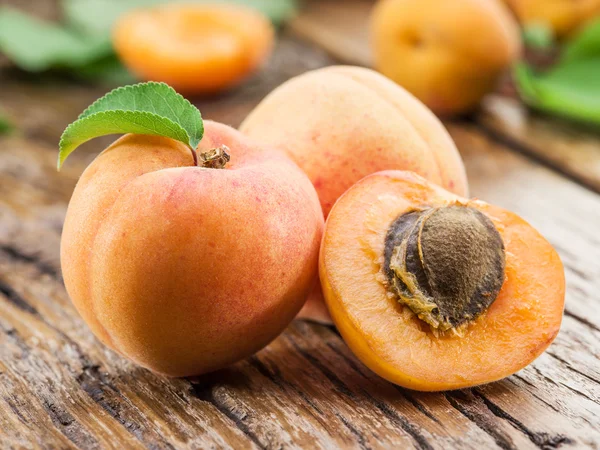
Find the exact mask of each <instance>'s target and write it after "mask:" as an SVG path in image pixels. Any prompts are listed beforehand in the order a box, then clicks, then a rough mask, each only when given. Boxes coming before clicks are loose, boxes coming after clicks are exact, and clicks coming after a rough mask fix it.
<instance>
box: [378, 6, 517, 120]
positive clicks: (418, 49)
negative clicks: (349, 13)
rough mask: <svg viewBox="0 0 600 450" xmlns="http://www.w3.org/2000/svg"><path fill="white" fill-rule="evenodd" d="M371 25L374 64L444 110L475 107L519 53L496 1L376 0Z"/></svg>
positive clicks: (508, 18) (512, 26)
mask: <svg viewBox="0 0 600 450" xmlns="http://www.w3.org/2000/svg"><path fill="white" fill-rule="evenodd" d="M370 27H371V40H372V46H373V52H374V57H375V67H376V68H377V69H378V70H379V71H380V72H381V73H383V74H384V75H386V76H387V77H389V78H391V79H392V80H394V81H395V82H396V83H398V84H400V85H401V86H403V87H404V88H406V89H407V90H408V91H410V92H411V93H413V94H414V95H415V96H417V97H418V98H419V99H420V100H421V101H422V102H423V103H425V104H426V105H427V106H429V107H430V108H431V109H432V110H433V111H434V112H435V113H437V114H443V115H449V114H460V113H464V112H468V111H470V110H472V109H473V108H475V107H476V106H477V105H478V104H479V101H480V100H481V98H482V97H483V96H484V95H485V94H487V93H488V92H491V91H492V90H493V89H494V88H495V86H496V84H497V81H498V79H499V77H500V76H501V75H502V73H504V72H505V71H506V70H507V69H508V68H509V67H510V66H511V64H512V63H513V62H514V61H515V60H516V59H517V58H518V57H519V55H520V52H521V38H520V30H519V26H518V23H517V21H516V20H515V19H514V17H513V16H512V14H511V12H510V11H509V9H508V8H507V7H506V5H504V4H503V3H501V2H500V1H499V0H453V1H451V2H450V1H444V2H441V1H438V0H380V1H379V2H378V3H377V4H376V5H375V7H374V9H373V13H372V16H371V24H370Z"/></svg>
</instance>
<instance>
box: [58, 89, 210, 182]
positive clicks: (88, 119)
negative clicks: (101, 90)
mask: <svg viewBox="0 0 600 450" xmlns="http://www.w3.org/2000/svg"><path fill="white" fill-rule="evenodd" d="M124 133H137V134H150V135H154V136H165V137H168V138H171V139H175V140H178V141H181V142H183V143H184V144H186V145H188V146H189V147H190V148H191V149H192V150H195V149H196V147H197V146H198V144H199V142H200V140H201V139H202V136H203V134H204V126H203V123H202V117H201V115H200V111H198V109H197V108H196V107H195V106H193V105H192V104H191V103H190V102H189V101H188V100H186V99H185V98H183V97H182V96H181V95H179V94H178V93H177V92H175V90H174V89H173V88H171V87H170V86H168V85H167V84H165V83H156V82H148V83H139V84H135V85H132V86H125V87H121V88H117V89H115V90H113V91H111V92H109V93H108V94H106V95H105V96H104V97H102V98H100V99H99V100H96V102H94V103H93V104H92V105H91V106H90V107H88V108H87V109H86V110H85V111H84V112H83V113H81V115H80V116H79V118H78V119H77V120H76V121H75V122H73V123H72V124H71V125H69V126H68V127H67V129H66V130H65V131H64V132H63V134H62V136H61V138H60V143H59V154H58V169H59V170H60V167H61V166H62V164H63V163H64V161H65V160H66V159H67V157H68V156H69V155H70V154H71V153H72V152H73V151H74V150H75V149H76V148H77V147H78V146H80V145H81V144H83V143H84V142H87V141H89V140H91V139H93V138H95V137H98V136H104V135H107V134H124Z"/></svg>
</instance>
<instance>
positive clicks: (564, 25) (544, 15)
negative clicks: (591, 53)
mask: <svg viewBox="0 0 600 450" xmlns="http://www.w3.org/2000/svg"><path fill="white" fill-rule="evenodd" d="M505 1H506V3H507V4H508V6H509V7H510V8H511V9H512V10H513V11H514V13H515V15H516V16H517V17H518V19H519V21H520V22H521V23H523V24H524V25H527V24H531V23H544V24H547V25H549V26H550V28H551V29H552V30H553V31H554V33H555V34H556V35H557V36H558V37H564V36H566V35H568V34H570V33H571V32H573V31H575V30H577V29H578V28H579V27H580V26H581V25H582V24H584V23H585V22H587V21H589V20H590V19H593V18H594V17H598V15H600V0H578V1H573V0H505Z"/></svg>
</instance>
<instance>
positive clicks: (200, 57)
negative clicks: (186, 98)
mask: <svg viewBox="0 0 600 450" xmlns="http://www.w3.org/2000/svg"><path fill="white" fill-rule="evenodd" d="M273 40H274V30H273V26H272V25H271V22H269V20H268V19H267V18H266V17H264V16H263V15H262V14H261V13H259V12H258V11H255V10H253V9H250V8H247V7H243V6H242V5H224V4H223V5H221V4H186V3H182V4H170V5H169V4H167V5H159V6H156V7H153V8H145V9H144V8H142V9H136V10H133V11H131V12H130V13H127V14H125V15H124V16H123V17H121V18H120V19H119V21H118V22H117V24H116V25H115V29H114V31H113V44H114V47H115V51H116V53H117V54H118V56H119V58H120V59H121V60H122V61H123V63H124V64H125V65H126V66H127V68H129V69H130V70H131V71H132V72H133V73H135V74H136V75H137V76H139V77H140V78H142V79H144V80H151V81H164V82H165V83H168V84H170V85H171V86H173V87H174V88H175V89H176V90H177V91H179V92H184V93H190V94H210V93H215V92H219V91H222V90H224V89H227V88H230V87H233V86H235V85H236V84H238V83H240V82H241V81H242V80H244V79H245V78H247V77H248V76H250V75H251V74H252V73H253V72H254V71H255V70H256V69H257V68H258V67H259V66H260V65H261V64H262V63H263V62H264V61H265V60H266V59H267V57H268V56H269V53H270V51H271V48H272V46H273Z"/></svg>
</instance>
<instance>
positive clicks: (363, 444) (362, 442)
mask: <svg viewBox="0 0 600 450" xmlns="http://www.w3.org/2000/svg"><path fill="white" fill-rule="evenodd" d="M335 416H336V417H337V418H338V419H340V421H341V422H342V423H343V424H344V426H345V427H346V428H347V429H348V431H350V433H351V434H352V435H353V436H354V437H355V438H356V442H357V443H358V447H359V448H361V449H362V450H371V447H370V446H369V445H367V440H366V439H365V436H364V435H363V434H362V433H361V432H360V431H358V430H357V429H356V427H354V426H353V425H352V424H351V423H350V421H349V420H348V419H346V418H345V417H344V416H343V415H342V414H340V413H335Z"/></svg>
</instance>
